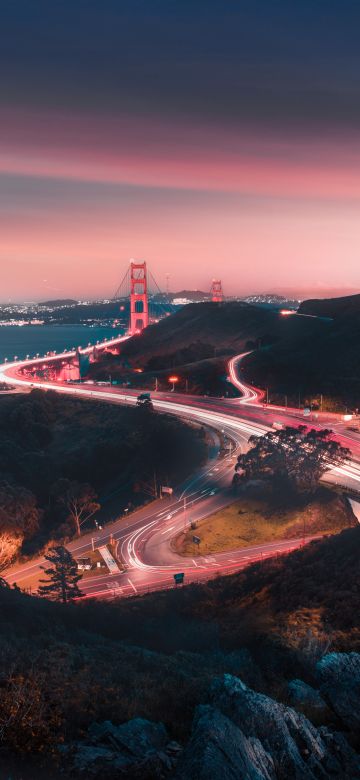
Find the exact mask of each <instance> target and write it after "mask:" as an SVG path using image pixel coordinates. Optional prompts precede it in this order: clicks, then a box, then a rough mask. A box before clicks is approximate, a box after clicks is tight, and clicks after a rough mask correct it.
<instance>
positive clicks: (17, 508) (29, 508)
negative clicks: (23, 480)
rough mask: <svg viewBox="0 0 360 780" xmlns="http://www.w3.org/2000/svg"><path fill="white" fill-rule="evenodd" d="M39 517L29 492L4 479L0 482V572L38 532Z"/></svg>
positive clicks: (33, 497)
mask: <svg viewBox="0 0 360 780" xmlns="http://www.w3.org/2000/svg"><path fill="white" fill-rule="evenodd" d="M40 517H41V513H40V511H39V509H38V507H37V505H36V498H35V496H34V495H33V494H32V493H31V492H30V491H29V490H26V489H25V488H22V487H20V486H19V485H15V484H10V482H8V481H7V480H6V479H3V480H1V481H0V571H1V570H2V569H5V568H6V567H7V566H9V564H10V563H11V562H12V561H13V560H14V558H16V555H17V554H18V553H19V551H20V549H21V547H22V544H23V542H24V541H25V540H26V539H30V538H31V537H32V536H34V534H35V533H36V532H37V531H38V530H39V522H40Z"/></svg>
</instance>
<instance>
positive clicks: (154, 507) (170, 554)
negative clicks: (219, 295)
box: [0, 339, 360, 598]
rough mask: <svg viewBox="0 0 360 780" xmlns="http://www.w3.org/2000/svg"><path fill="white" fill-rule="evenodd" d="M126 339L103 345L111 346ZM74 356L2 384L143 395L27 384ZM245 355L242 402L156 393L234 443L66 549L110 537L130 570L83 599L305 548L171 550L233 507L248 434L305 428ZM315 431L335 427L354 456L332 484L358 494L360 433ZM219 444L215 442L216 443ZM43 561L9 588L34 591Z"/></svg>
mask: <svg viewBox="0 0 360 780" xmlns="http://www.w3.org/2000/svg"><path fill="white" fill-rule="evenodd" d="M119 341H121V339H116V340H114V341H112V342H104V343H103V344H102V345H100V348H105V347H107V346H109V345H113V344H116V343H118V342H119ZM69 355H70V356H71V353H66V354H65V353H64V354H62V355H58V356H56V358H54V356H52V357H45V358H44V357H42V358H39V359H33V360H24V361H17V362H14V363H6V364H3V365H1V366H0V381H2V382H6V383H8V384H11V385H15V386H17V387H19V388H20V387H24V389H25V388H29V386H30V385H31V386H36V387H39V388H42V389H45V390H47V389H52V390H56V391H57V392H61V393H67V394H71V395H77V396H81V397H85V398H93V399H94V400H95V399H96V400H102V401H105V402H108V403H121V404H126V405H133V404H135V403H136V397H137V394H138V391H135V390H133V391H129V390H126V391H124V390H121V389H118V388H117V387H113V386H112V387H110V386H106V387H99V386H96V385H91V384H90V385H89V384H86V385H84V384H79V385H74V384H71V385H69V384H65V383H58V382H56V383H55V382H49V381H43V380H35V381H34V379H29V378H26V377H25V378H24V376H23V375H22V371H23V369H24V368H25V369H26V368H27V367H29V366H30V365H31V366H33V365H34V364H37V363H38V364H43V363H44V362H46V361H51V362H54V359H55V360H62V359H63V358H64V357H66V358H68V357H69ZM243 357H244V355H238V356H236V357H234V358H232V359H231V360H230V361H229V379H230V381H231V382H232V383H233V384H234V385H235V386H236V387H237V388H238V389H239V390H240V391H241V393H242V397H241V398H236V399H217V398H216V399H215V398H208V397H199V396H191V395H182V394H178V393H160V392H157V393H152V399H153V404H154V407H155V409H157V410H159V411H161V412H167V413H171V414H175V415H177V416H178V417H183V418H185V419H187V420H193V421H194V422H197V423H201V424H202V425H204V426H206V427H208V428H209V429H211V430H212V431H214V432H216V431H217V432H221V434H222V436H224V437H226V439H227V441H228V442H229V443H231V449H229V450H228V451H227V453H226V454H225V456H224V455H223V454H222V453H221V452H220V448H219V446H214V447H212V448H211V457H210V459H209V461H208V463H207V464H206V466H205V467H203V468H202V469H201V470H200V471H199V472H198V473H197V474H195V475H193V476H192V477H191V478H189V479H188V480H186V482H185V483H184V484H182V485H180V486H178V487H177V488H176V489H174V493H173V495H172V496H171V497H170V498H166V499H165V498H163V499H162V500H160V499H159V500H157V501H154V502H152V503H151V504H149V505H147V506H145V507H142V508H141V509H139V510H137V511H135V512H133V513H131V514H130V515H129V516H125V515H122V516H121V517H119V518H118V519H116V520H115V521H114V522H112V523H111V524H110V523H109V524H108V525H106V527H105V528H104V529H103V530H102V531H97V532H96V533H94V532H92V533H85V534H84V535H82V536H81V537H80V538H78V539H76V540H74V541H72V542H71V543H70V544H69V545H68V548H69V549H70V550H71V552H72V553H73V554H74V555H75V556H77V557H78V556H80V557H81V556H86V554H87V553H88V552H89V551H90V550H91V548H92V545H93V544H95V545H96V547H101V546H105V545H106V544H108V543H109V541H110V537H111V538H112V539H113V540H114V541H115V542H116V547H117V553H118V557H119V559H120V560H121V561H122V562H123V565H124V571H120V570H119V571H116V572H115V573H113V574H110V573H109V572H107V573H99V574H96V575H94V576H86V577H84V578H83V580H82V583H81V589H82V591H83V593H84V596H85V597H89V598H91V597H100V598H113V597H114V596H115V597H124V596H132V595H135V594H141V593H144V592H147V591H150V590H157V589H161V588H167V587H173V586H174V579H173V577H174V574H175V573H178V572H184V574H185V583H189V582H194V581H202V580H206V579H209V578H212V577H214V576H216V575H219V574H227V573H232V572H235V571H238V570H239V569H241V568H244V567H245V566H247V565H249V563H252V562H253V561H256V560H261V559H263V558H266V557H270V556H274V555H276V554H282V553H285V552H289V551H290V550H293V549H295V548H296V547H299V546H300V545H301V544H303V539H290V540H285V541H280V542H279V541H277V542H273V543H267V544H263V545H261V546H260V545H257V546H254V547H248V548H246V549H241V550H234V551H227V552H224V553H217V554H215V555H207V556H201V555H199V556H196V557H194V558H191V557H182V556H180V555H178V554H177V553H176V552H175V551H174V550H173V549H172V547H171V544H170V542H171V540H172V539H173V538H174V537H175V536H177V535H178V534H179V533H180V532H181V531H182V530H184V529H185V528H186V527H188V525H189V523H190V521H199V520H201V519H204V518H206V517H208V516H210V515H211V514H213V512H214V511H216V510H218V509H220V508H221V507H224V506H226V505H227V504H229V503H231V501H232V500H233V494H232V491H231V480H232V476H233V468H234V464H235V460H236V456H237V454H239V452H241V451H242V450H244V449H245V448H246V447H247V442H248V439H249V436H251V435H252V434H253V435H262V434H263V433H264V432H265V431H267V430H269V429H270V428H271V427H272V426H273V423H274V422H277V423H280V424H300V422H304V418H303V415H302V414H301V411H300V410H298V409H288V408H287V409H285V408H283V407H277V408H274V407H266V405H264V404H263V402H262V393H261V391H259V390H257V389H256V388H253V387H250V386H248V385H246V384H245V383H244V381H243V380H242V379H241V377H240V375H239V363H240V361H241V359H242V358H243ZM312 424H314V426H315V427H317V428H320V427H330V426H331V428H332V429H333V430H334V435H335V437H336V438H337V439H338V440H339V441H340V442H341V444H342V445H344V446H347V447H350V448H351V450H352V458H351V460H349V462H347V463H346V464H344V466H343V467H340V468H334V469H332V470H331V471H329V472H328V473H327V475H326V479H327V480H328V481H333V482H336V483H339V484H341V485H343V486H345V487H346V488H347V489H348V491H349V493H350V494H353V495H354V496H356V495H357V492H358V491H360V434H359V433H358V432H357V431H356V430H349V425H348V424H346V422H345V421H344V420H343V419H342V418H341V416H340V415H328V414H320V415H318V417H317V419H316V421H315V422H314V423H313V422H312ZM215 439H216V437H215ZM43 563H44V559H43V558H38V559H36V560H32V561H31V562H29V563H27V564H16V565H14V566H12V567H11V568H9V569H8V570H7V571H6V572H5V573H3V574H4V576H5V577H6V579H7V580H8V582H9V583H14V582H16V583H17V584H18V585H19V586H21V587H30V586H32V587H34V588H36V582H37V580H38V577H39V573H40V571H41V569H40V567H41V565H42V564H43Z"/></svg>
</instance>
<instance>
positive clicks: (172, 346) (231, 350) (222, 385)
mask: <svg viewBox="0 0 360 780" xmlns="http://www.w3.org/2000/svg"><path fill="white" fill-rule="evenodd" d="M323 328H324V323H323V322H319V321H318V320H316V319H311V318H297V317H290V318H287V317H283V316H281V314H280V313H279V312H278V311H277V310H269V309H266V308H262V307H259V306H253V305H250V304H247V303H242V302H236V301H234V302H231V303H224V304H218V303H212V302H209V303H198V304H189V305H188V306H184V307H183V308H182V309H180V310H179V311H178V312H176V314H173V315H172V316H170V317H166V318H165V319H163V320H161V321H160V322H158V323H156V324H154V325H150V326H149V327H148V328H147V329H146V330H145V331H144V332H143V333H141V334H140V335H138V336H134V337H133V338H131V339H129V340H128V341H127V342H125V343H124V344H122V345H121V349H120V355H119V357H113V356H111V357H110V356H108V355H105V356H103V357H102V358H100V361H99V363H97V364H93V365H92V366H91V367H90V373H89V375H90V376H91V377H93V378H97V379H108V377H109V375H111V377H112V379H113V380H114V379H116V380H118V381H120V382H130V383H131V384H133V385H135V386H136V387H141V386H143V385H145V386H150V387H154V377H155V376H156V377H157V378H158V388H159V389H168V388H169V383H168V376H169V371H171V372H174V371H176V372H177V373H179V374H180V377H179V384H178V385H177V388H178V389H179V390H182V391H183V390H185V389H186V388H187V389H188V391H189V392H195V393H204V392H209V393H210V394H212V395H225V394H227V393H233V392H234V390H233V388H232V387H231V385H229V383H227V382H226V377H227V367H226V363H227V358H228V357H229V356H231V355H235V354H238V353H240V352H244V351H248V350H252V349H256V348H258V347H259V345H270V344H273V343H277V342H279V341H280V342H281V341H282V339H284V338H285V337H286V336H290V337H291V338H297V337H298V335H299V334H302V335H304V337H306V338H307V339H313V338H314V337H315V336H316V334H317V333H318V331H321V330H322V329H323ZM139 369H141V371H142V372H143V373H136V371H138V370H139Z"/></svg>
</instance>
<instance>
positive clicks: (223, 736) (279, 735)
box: [177, 674, 360, 780]
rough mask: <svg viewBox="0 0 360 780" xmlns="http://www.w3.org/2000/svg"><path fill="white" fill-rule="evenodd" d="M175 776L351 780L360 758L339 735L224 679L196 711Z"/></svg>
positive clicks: (182, 778) (234, 680)
mask: <svg viewBox="0 0 360 780" xmlns="http://www.w3.org/2000/svg"><path fill="white" fill-rule="evenodd" d="M202 767H205V768H206V771H205V769H203V768H202ZM240 770H241V771H240ZM206 772H207V774H206ZM177 777H178V778H179V780H186V779H187V778H190V780H191V779H192V778H194V780H195V778H196V777H199V778H200V780H201V779H202V778H204V780H205V777H211V778H212V780H217V778H219V779H220V780H232V779H233V778H234V780H235V778H246V780H289V778H296V780H319V778H324V779H325V778H327V777H332V778H339V779H340V778H341V780H343V779H344V778H352V779H353V780H355V778H360V759H359V757H358V756H357V754H356V753H355V752H354V751H353V750H352V748H351V747H350V746H349V745H348V743H347V742H346V740H345V739H344V738H343V737H342V736H341V735H340V734H336V733H332V732H330V731H329V730H328V729H327V728H325V727H321V728H316V727H315V726H313V724H312V723H310V721H309V720H308V719H307V718H305V716H304V715H302V714H300V713H298V712H296V711H295V710H294V709H292V708H291V707H287V706H285V705H283V704H280V703H279V702H276V701H274V700H273V699H271V698H270V697H268V696H265V695H264V694H261V693H256V692H255V691H253V690H251V689H250V688H248V687H247V686H246V685H245V684H244V683H243V682H242V681H241V680H240V679H238V678H236V677H233V676H231V675H228V674H226V675H224V676H223V677H222V678H220V679H218V680H216V681H215V683H214V685H213V688H212V706H211V707H210V708H198V710H197V713H196V716H195V722H194V731H193V734H192V737H191V740H190V743H189V745H188V746H187V748H186V750H185V752H184V754H183V757H182V759H181V761H180V764H179V767H178V773H177Z"/></svg>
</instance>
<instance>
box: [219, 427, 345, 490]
mask: <svg viewBox="0 0 360 780" xmlns="http://www.w3.org/2000/svg"><path fill="white" fill-rule="evenodd" d="M331 436H332V431H330V430H327V429H324V430H320V431H317V430H315V429H311V430H308V429H307V427H306V425H299V427H297V428H293V427H290V426H288V427H286V428H283V429H281V430H276V431H268V433H266V434H265V435H264V436H250V439H249V444H250V449H249V450H248V452H246V453H244V454H241V455H239V457H238V460H237V464H236V466H235V472H236V473H235V477H234V482H235V484H236V483H239V482H240V481H241V480H242V479H245V480H248V479H271V480H276V481H277V482H278V483H281V484H282V485H283V486H284V485H287V486H288V487H290V488H291V489H293V490H296V491H297V492H302V493H313V492H314V491H315V490H316V488H317V487H318V484H319V481H320V479H321V477H322V476H323V475H324V474H325V472H326V471H327V470H328V469H331V468H333V467H334V466H341V465H342V464H343V463H344V461H345V460H346V459H347V458H348V457H349V456H350V455H351V453H350V450H349V449H347V448H346V447H342V446H341V444H339V443H338V442H337V441H335V440H334V439H333V438H331Z"/></svg>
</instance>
